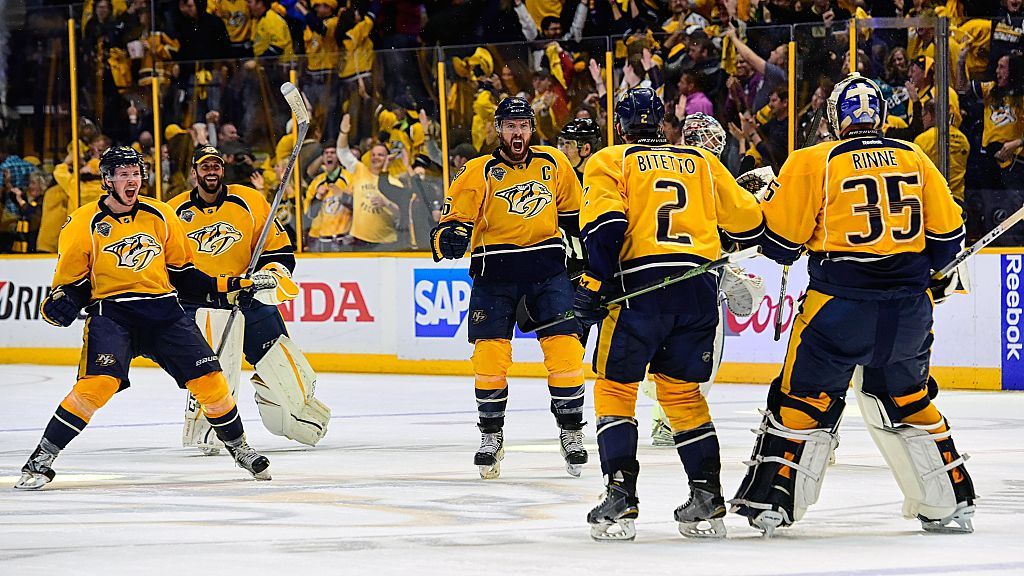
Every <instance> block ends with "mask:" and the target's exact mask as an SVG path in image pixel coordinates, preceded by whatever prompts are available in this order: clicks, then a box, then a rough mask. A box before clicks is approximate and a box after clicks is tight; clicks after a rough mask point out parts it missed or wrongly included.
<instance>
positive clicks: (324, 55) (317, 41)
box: [302, 16, 340, 72]
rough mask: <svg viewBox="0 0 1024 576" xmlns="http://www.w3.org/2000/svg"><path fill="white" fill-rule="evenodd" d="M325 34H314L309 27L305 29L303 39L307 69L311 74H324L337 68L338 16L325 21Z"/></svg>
mask: <svg viewBox="0 0 1024 576" xmlns="http://www.w3.org/2000/svg"><path fill="white" fill-rule="evenodd" d="M323 23H324V30H325V32H324V33H323V34H318V33H316V32H313V31H312V30H310V29H309V27H308V26H307V27H306V28H304V29H303V32H302V39H303V41H304V42H305V44H306V61H307V64H306V67H307V69H308V70H309V71H310V72H322V71H324V70H331V69H333V68H335V67H337V63H338V52H339V51H340V49H339V47H338V41H337V40H336V39H335V38H334V30H335V29H336V28H337V27H338V18H337V16H332V17H330V18H328V19H326V20H324V22H323Z"/></svg>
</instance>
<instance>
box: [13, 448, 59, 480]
mask: <svg viewBox="0 0 1024 576" xmlns="http://www.w3.org/2000/svg"><path fill="white" fill-rule="evenodd" d="M59 453H60V448H58V447H56V446H55V445H54V444H53V443H52V442H50V441H49V440H47V439H46V438H43V439H42V440H41V441H40V442H39V445H38V446H36V449H35V450H33V451H32V455H31V456H29V457H28V462H25V465H24V466H22V467H21V478H20V479H19V480H18V482H17V483H16V484H15V485H14V487H15V488H17V489H19V490H39V489H40V488H42V487H43V486H46V485H47V484H49V483H50V481H51V480H53V477H54V476H56V475H57V474H56V472H54V471H53V468H52V466H53V461H54V460H56V459H57V454H59Z"/></svg>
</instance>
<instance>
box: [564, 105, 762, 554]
mask: <svg viewBox="0 0 1024 576" xmlns="http://www.w3.org/2000/svg"><path fill="white" fill-rule="evenodd" d="M664 115H665V108H664V105H663V104H662V102H661V100H660V99H659V98H658V97H657V95H656V94H655V93H654V91H653V90H651V89H649V88H637V89H632V90H629V91H627V92H626V93H625V94H624V95H623V97H622V99H621V100H620V101H619V103H618V104H616V106H615V126H616V131H617V132H618V133H619V135H620V136H621V137H622V138H623V140H625V141H626V142H627V143H626V144H621V145H617V146H610V147H608V148H605V149H603V150H601V151H599V152H598V153H597V154H595V155H594V157H593V158H591V159H590V162H588V163H587V169H586V172H585V173H584V176H583V180H584V183H585V187H584V196H583V205H582V208H581V211H580V224H581V227H582V230H583V242H584V245H585V247H586V249H587V254H588V256H589V258H590V268H589V270H588V272H587V273H585V274H584V276H583V280H582V282H581V283H580V286H579V288H577V290H576V297H575V305H574V310H575V312H576V318H577V319H578V321H579V323H580V325H581V328H582V329H583V330H589V328H590V326H592V325H594V324H596V323H597V322H599V321H601V322H602V323H601V326H600V330H599V331H598V341H597V352H596V353H595V354H594V371H595V372H596V373H597V383H596V384H595V385H594V407H595V410H596V412H597V445H598V447H599V448H600V452H601V470H602V472H604V474H605V475H606V478H607V492H606V494H605V498H604V501H603V502H601V503H600V504H599V505H598V506H597V507H595V508H594V509H593V510H591V511H590V514H589V515H588V516H587V521H588V522H589V523H590V525H591V536H592V537H593V538H595V539H597V540H632V539H633V538H634V536H635V535H636V532H635V529H634V526H633V521H634V519H636V517H637V515H638V512H639V508H638V503H639V501H638V499H637V493H636V484H637V475H638V474H639V472H640V464H639V462H637V459H636V453H637V421H636V418H635V411H636V396H637V388H638V386H639V384H640V381H641V380H643V379H644V375H645V374H647V372H648V370H649V371H650V375H651V378H652V379H653V380H654V382H655V386H656V387H657V399H658V401H659V402H660V404H661V405H662V406H663V407H664V409H665V412H666V413H667V414H668V419H669V421H670V423H671V426H672V430H673V433H674V435H673V438H674V440H675V445H676V449H677V450H678V452H679V458H680V460H681V461H682V464H683V468H684V470H685V472H686V475H687V477H688V478H689V485H690V498H689V500H688V501H687V502H686V503H685V504H683V505H682V506H679V507H678V508H677V509H676V511H675V519H676V521H677V522H679V531H680V533H682V534H683V535H684V536H687V537H712V538H721V537H724V536H725V524H724V523H723V522H722V520H721V519H722V517H724V516H725V512H726V510H725V501H724V500H723V498H722V488H721V483H720V480H719V472H720V469H721V462H720V456H719V445H718V437H717V435H716V433H715V426H714V424H712V422H711V415H710V413H709V411H708V405H707V402H706V401H705V399H704V397H703V396H702V395H701V393H700V388H699V386H700V384H699V383H700V382H706V381H707V380H708V379H709V377H710V376H711V369H712V365H713V362H712V358H713V357H714V341H715V330H716V327H717V325H718V322H719V313H718V278H717V274H716V273H714V272H712V273H707V274H702V275H699V276H696V277H694V278H692V279H689V280H685V281H682V282H679V283H677V284H674V285H672V286H670V287H667V288H664V289H662V290H658V291H655V292H652V293H650V294H646V295H643V296H640V297H637V298H631V299H629V300H627V301H626V302H624V303H623V304H622V305H616V306H612V307H611V308H610V310H608V309H604V308H602V307H601V302H602V300H603V299H604V298H605V297H606V296H607V295H611V294H616V293H619V292H625V293H628V292H630V291H631V290H634V289H636V288H637V287H639V286H641V285H643V284H646V283H648V282H651V281H652V280H658V279H661V278H664V277H665V276H667V275H671V274H673V273H681V272H685V271H686V270H687V269H689V268H692V267H695V266H699V265H701V264H704V263H707V262H709V261H711V260H714V259H717V258H719V257H720V255H721V252H722V244H721V240H720V239H719V229H721V230H724V231H725V233H726V234H727V235H729V236H730V237H731V238H733V239H734V240H736V241H743V242H746V241H749V240H752V239H755V238H756V237H757V236H758V234H759V232H760V229H761V227H762V217H761V211H760V209H759V208H758V205H757V202H756V201H755V200H754V197H753V196H752V195H750V194H749V193H748V192H746V191H745V190H743V189H742V188H740V187H739V186H738V185H737V184H736V181H735V180H734V179H733V178H732V176H731V175H730V174H729V172H728V171H727V170H726V168H725V167H724V166H723V165H722V163H721V162H720V161H719V160H718V158H716V157H715V155H714V154H712V153H710V152H708V151H706V150H703V149H701V148H695V147H690V146H671V145H667V144H666V142H665V140H664V137H663V136H662V134H661V119H662V117H664ZM602 320H603V321H602Z"/></svg>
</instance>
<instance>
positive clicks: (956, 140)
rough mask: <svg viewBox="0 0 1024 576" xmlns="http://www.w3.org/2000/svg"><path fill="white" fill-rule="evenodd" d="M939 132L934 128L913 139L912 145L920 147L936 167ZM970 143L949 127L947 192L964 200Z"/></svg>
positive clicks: (956, 129)
mask: <svg viewBox="0 0 1024 576" xmlns="http://www.w3.org/2000/svg"><path fill="white" fill-rule="evenodd" d="M938 139H939V131H938V129H936V128H935V127H934V126H932V127H931V128H929V129H927V130H925V131H924V132H922V133H921V134H919V135H918V136H917V138H914V144H917V145H918V146H920V147H921V150H924V153H925V154H927V155H928V157H929V158H931V160H932V162H934V163H935V165H936V166H938V164H939V152H938ZM970 152H971V143H970V141H968V140H967V136H964V133H963V132H961V131H960V129H958V128H957V127H955V126H950V127H949V190H950V191H951V192H952V193H953V197H954V198H957V199H959V200H960V201H961V202H963V200H964V175H966V173H967V156H968V154H970Z"/></svg>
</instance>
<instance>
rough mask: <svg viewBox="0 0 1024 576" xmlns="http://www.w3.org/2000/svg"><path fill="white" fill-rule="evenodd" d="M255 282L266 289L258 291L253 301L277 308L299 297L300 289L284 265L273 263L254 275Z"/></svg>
mask: <svg viewBox="0 0 1024 576" xmlns="http://www.w3.org/2000/svg"><path fill="white" fill-rule="evenodd" d="M252 279H253V282H259V283H261V284H263V285H265V286H267V287H266V288H260V289H257V291H256V293H255V294H253V299H255V300H257V301H259V302H262V303H264V304H268V305H270V306H277V305H278V304H281V303H283V302H289V301H291V300H294V299H295V298H296V297H298V295H299V287H298V285H297V284H295V281H294V280H292V275H291V272H289V271H288V268H286V267H285V266H284V265H283V264H280V263H278V262H271V263H270V264H267V265H266V266H264V267H263V269H262V270H259V271H257V272H256V273H255V274H253V275H252Z"/></svg>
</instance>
